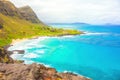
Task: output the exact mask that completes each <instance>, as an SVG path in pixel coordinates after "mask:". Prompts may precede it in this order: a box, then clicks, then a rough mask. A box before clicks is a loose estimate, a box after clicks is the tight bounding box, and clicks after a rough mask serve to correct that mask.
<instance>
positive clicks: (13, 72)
mask: <svg viewBox="0 0 120 80" xmlns="http://www.w3.org/2000/svg"><path fill="white" fill-rule="evenodd" d="M0 80H90V79H87V78H85V77H83V76H78V75H76V74H72V73H58V72H57V71H56V70H55V69H54V68H48V67H45V66H44V65H40V64H31V65H25V64H1V63H0Z"/></svg>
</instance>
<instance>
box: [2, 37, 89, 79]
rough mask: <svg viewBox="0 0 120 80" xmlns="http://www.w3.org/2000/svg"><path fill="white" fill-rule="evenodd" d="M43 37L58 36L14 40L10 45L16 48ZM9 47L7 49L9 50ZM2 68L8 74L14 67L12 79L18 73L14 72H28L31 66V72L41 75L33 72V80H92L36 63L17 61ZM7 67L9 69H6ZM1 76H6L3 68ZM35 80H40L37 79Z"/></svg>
mask: <svg viewBox="0 0 120 80" xmlns="http://www.w3.org/2000/svg"><path fill="white" fill-rule="evenodd" d="M65 36H71V35H65ZM65 36H62V37H65ZM72 36H73V35H72ZM41 37H43V38H46V37H56V36H39V37H38V36H34V37H32V38H23V39H13V40H12V43H11V44H10V45H13V46H14V45H15V44H17V43H20V42H23V41H26V40H30V39H37V38H41ZM57 37H61V36H57ZM9 47H10V46H9ZM9 47H7V48H9ZM6 50H7V49H6ZM7 51H8V50H7ZM7 51H6V52H7ZM7 54H9V51H8V52H7ZM13 54H14V53H13ZM0 66H3V67H4V69H5V70H6V72H8V71H9V70H11V69H9V67H10V66H12V67H13V68H12V70H11V71H13V72H12V73H11V74H10V75H11V79H13V78H14V76H13V75H14V73H16V71H15V72H14V70H16V69H17V70H21V71H23V72H24V71H25V72H26V70H24V67H26V68H29V66H30V67H31V68H30V71H32V70H35V71H34V72H35V73H40V74H35V73H34V72H33V73H32V75H31V76H34V78H33V79H31V80H34V79H35V76H36V75H39V76H41V77H42V80H91V79H90V78H88V77H85V76H82V75H79V74H76V73H74V72H57V71H56V69H55V68H51V67H47V66H45V65H44V64H36V63H33V64H24V63H23V61H15V60H14V62H13V63H12V64H10V63H9V64H2V63H1V64H0ZM5 66H7V67H5ZM16 66H17V67H16ZM19 66H21V68H19ZM39 67H42V68H39ZM36 69H39V70H40V71H42V70H43V72H42V74H41V72H38V71H36ZM29 73H30V72H27V74H29ZM0 74H2V76H5V75H4V74H5V73H4V72H1V68H0ZM17 74H19V75H21V76H22V77H21V78H24V77H25V76H29V75H23V74H22V73H19V72H17ZM19 75H16V78H17V79H18V77H19ZM44 75H47V76H44ZM54 75H56V76H54ZM31 76H30V77H31ZM5 77H7V76H5ZM0 79H1V78H0ZM35 80H38V79H35Z"/></svg>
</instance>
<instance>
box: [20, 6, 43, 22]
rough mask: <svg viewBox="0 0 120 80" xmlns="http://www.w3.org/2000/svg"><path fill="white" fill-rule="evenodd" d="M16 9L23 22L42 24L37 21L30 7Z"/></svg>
mask: <svg viewBox="0 0 120 80" xmlns="http://www.w3.org/2000/svg"><path fill="white" fill-rule="evenodd" d="M18 9H19V12H20V14H21V15H22V17H23V18H24V19H25V20H28V21H31V22H32V23H42V22H41V21H40V20H39V19H38V17H37V15H36V14H35V13H34V11H33V10H32V8H31V7H29V6H24V7H21V8H18Z"/></svg>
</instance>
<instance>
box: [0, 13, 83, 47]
mask: <svg viewBox="0 0 120 80" xmlns="http://www.w3.org/2000/svg"><path fill="white" fill-rule="evenodd" d="M0 25H1V26H2V27H3V28H1V29H0V47H3V46H5V45H8V44H10V43H11V41H12V39H18V38H19V39H22V38H31V37H33V36H62V35H76V34H81V33H82V32H80V31H77V30H64V29H57V28H52V27H48V26H46V25H43V24H33V23H31V22H28V21H26V20H22V19H19V18H17V17H10V16H5V15H2V14H0Z"/></svg>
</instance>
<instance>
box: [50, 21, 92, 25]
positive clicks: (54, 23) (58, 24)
mask: <svg viewBox="0 0 120 80" xmlns="http://www.w3.org/2000/svg"><path fill="white" fill-rule="evenodd" d="M49 24H50V25H51V24H56V25H57V24H58V25H59V24H60V25H75V24H80V25H90V24H88V23H80V22H76V23H48V25H49Z"/></svg>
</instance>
